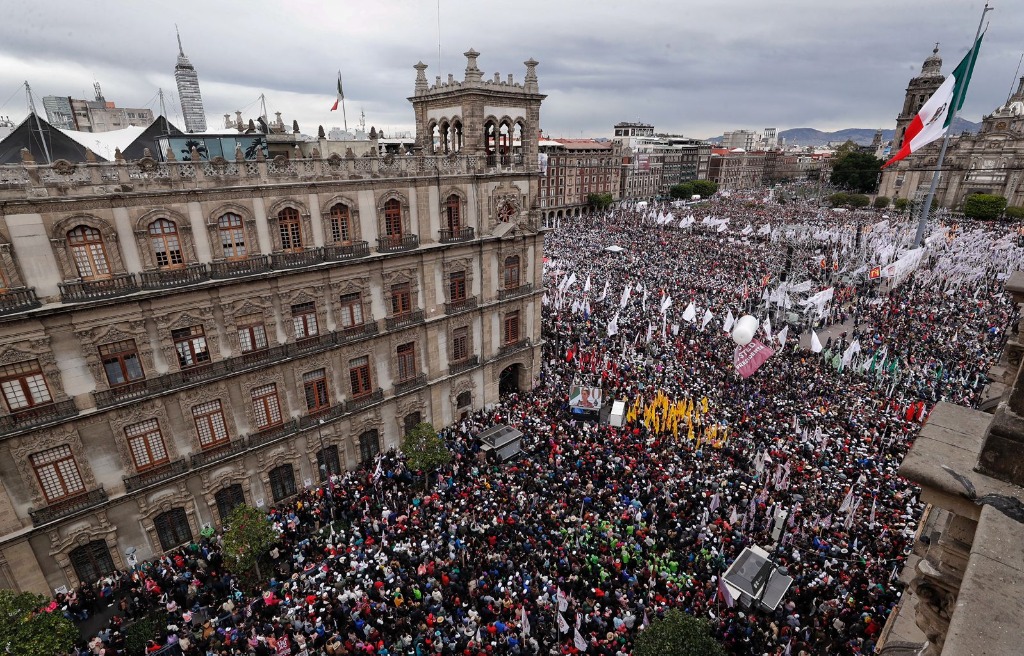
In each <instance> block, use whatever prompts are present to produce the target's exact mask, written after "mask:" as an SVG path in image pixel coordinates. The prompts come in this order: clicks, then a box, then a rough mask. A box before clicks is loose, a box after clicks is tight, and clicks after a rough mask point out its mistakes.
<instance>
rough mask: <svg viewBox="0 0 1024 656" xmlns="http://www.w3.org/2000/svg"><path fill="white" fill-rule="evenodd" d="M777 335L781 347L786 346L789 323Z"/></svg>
mask: <svg viewBox="0 0 1024 656" xmlns="http://www.w3.org/2000/svg"><path fill="white" fill-rule="evenodd" d="M775 336H776V337H778V338H779V348H782V347H783V346H785V345H786V338H787V337H789V326H788V325H787V326H786V327H785V328H783V329H782V330H780V331H779V332H778V333H777V334H776V335H775Z"/></svg>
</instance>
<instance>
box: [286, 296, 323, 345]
mask: <svg viewBox="0 0 1024 656" xmlns="http://www.w3.org/2000/svg"><path fill="white" fill-rule="evenodd" d="M292 327H294V328H295V339H306V338H308V337H313V336H314V335H317V334H318V332H319V331H318V330H317V322H316V303H315V302H309V303H301V304H299V305H293V306H292Z"/></svg>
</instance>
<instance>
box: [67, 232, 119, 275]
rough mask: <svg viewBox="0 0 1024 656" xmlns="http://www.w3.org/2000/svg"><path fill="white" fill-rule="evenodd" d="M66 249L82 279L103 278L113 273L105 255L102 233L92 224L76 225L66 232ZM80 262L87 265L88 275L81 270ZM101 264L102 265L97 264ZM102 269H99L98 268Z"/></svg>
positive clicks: (105, 247) (105, 246)
mask: <svg viewBox="0 0 1024 656" xmlns="http://www.w3.org/2000/svg"><path fill="white" fill-rule="evenodd" d="M67 244H68V251H69V252H70V255H71V261H72V263H73V264H74V265H75V271H76V272H77V273H78V277H79V278H80V279H82V280H105V279H107V278H110V277H112V276H113V275H114V272H113V269H112V267H111V266H110V257H109V256H108V255H107V245H106V243H105V242H104V241H103V233H102V232H100V231H99V230H98V229H96V228H93V227H92V226H87V225H78V226H75V227H74V228H72V229H71V230H69V231H68V233H67ZM82 264H86V265H87V266H88V267H89V270H88V275H86V272H84V271H82V266H81V265H82ZM97 265H102V266H97ZM101 268H102V269H104V271H100V269H101Z"/></svg>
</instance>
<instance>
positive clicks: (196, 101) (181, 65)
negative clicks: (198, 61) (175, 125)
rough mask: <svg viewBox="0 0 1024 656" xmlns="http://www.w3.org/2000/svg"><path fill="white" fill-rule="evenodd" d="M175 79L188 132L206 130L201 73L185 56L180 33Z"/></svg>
mask: <svg viewBox="0 0 1024 656" xmlns="http://www.w3.org/2000/svg"><path fill="white" fill-rule="evenodd" d="M174 81H175V82H176V83H177V85H178V98H179V99H181V116H182V118H183V120H184V121H185V131H186V132H206V110H205V109H203V94H202V93H200V91H199V74H198V73H196V69H195V66H193V65H192V62H190V61H189V60H188V57H186V56H185V51H184V50H183V49H182V47H181V34H180V33H179V34H178V63H177V64H176V65H175V66H174Z"/></svg>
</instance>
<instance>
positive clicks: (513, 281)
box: [504, 255, 519, 289]
mask: <svg viewBox="0 0 1024 656" xmlns="http://www.w3.org/2000/svg"><path fill="white" fill-rule="evenodd" d="M504 277H505V289H516V288H517V287H519V256H518V255H513V256H512V257H507V258H505V276H504Z"/></svg>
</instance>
